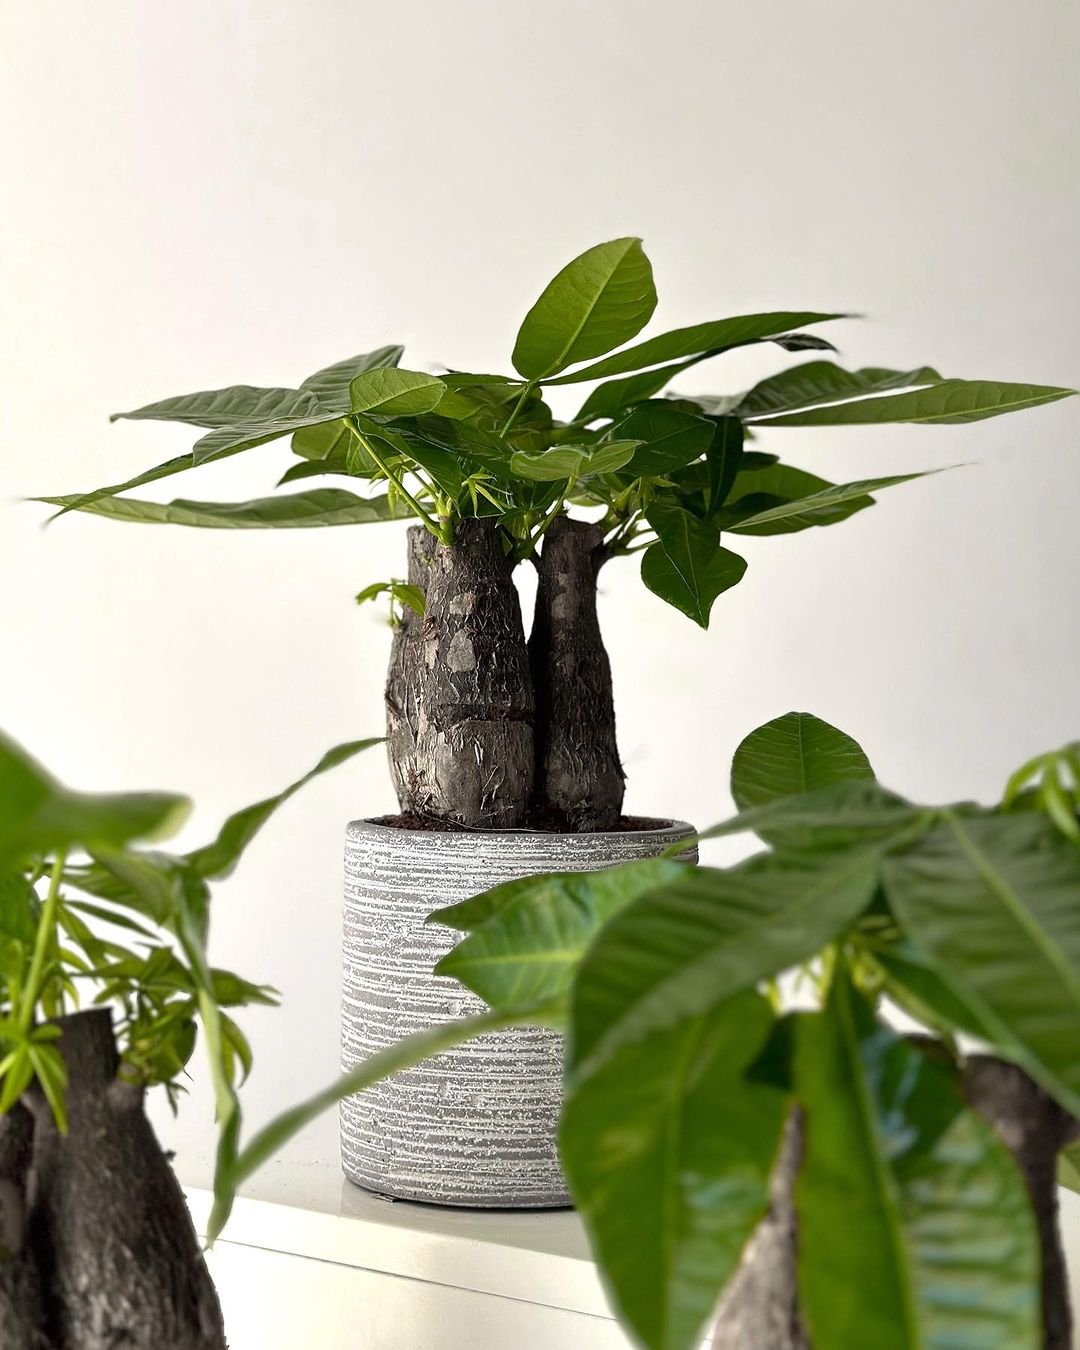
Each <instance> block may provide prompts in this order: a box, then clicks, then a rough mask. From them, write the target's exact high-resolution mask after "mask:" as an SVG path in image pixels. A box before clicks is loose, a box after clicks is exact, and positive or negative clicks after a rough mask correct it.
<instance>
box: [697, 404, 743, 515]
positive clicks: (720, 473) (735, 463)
mask: <svg viewBox="0 0 1080 1350" xmlns="http://www.w3.org/2000/svg"><path fill="white" fill-rule="evenodd" d="M712 423H713V428H714V431H713V438H712V443H711V444H710V445H709V448H708V450H707V452H706V455H705V460H706V465H707V488H706V493H705V507H706V511H707V513H708V515H709V516H710V517H712V516H715V514H716V512H717V511H718V510H719V509H720V507H721V506H723V504H724V502H726V501H727V499H728V497H729V495H730V493H731V489H732V488H733V487H734V485H735V481H736V479H737V478H738V475H739V469H740V467H741V466H742V464H743V461H744V459H745V457H746V452H745V450H744V449H743V444H744V442H745V439H746V434H745V432H744V430H743V424H742V422H740V421H739V419H738V418H737V417H726V416H721V417H714V418H713V419H712Z"/></svg>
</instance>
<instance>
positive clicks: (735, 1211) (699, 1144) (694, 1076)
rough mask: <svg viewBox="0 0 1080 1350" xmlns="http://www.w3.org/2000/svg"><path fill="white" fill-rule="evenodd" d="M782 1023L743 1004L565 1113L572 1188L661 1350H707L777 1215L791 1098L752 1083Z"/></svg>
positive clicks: (754, 998)
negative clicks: (772, 1210) (740, 1274)
mask: <svg viewBox="0 0 1080 1350" xmlns="http://www.w3.org/2000/svg"><path fill="white" fill-rule="evenodd" d="M771 1023H772V1015H771V1013H770V1011H769V1007H768V1004H767V1003H766V1002H765V1000H764V999H763V998H761V997H760V995H758V994H756V993H752V992H750V993H745V994H742V995H739V996H737V997H735V998H733V999H730V1000H728V1001H727V1002H726V1003H722V1004H720V1005H719V1006H718V1007H716V1008H715V1009H712V1010H711V1011H710V1012H708V1013H707V1014H705V1015H703V1016H700V1017H694V1018H689V1019H687V1020H685V1021H682V1022H679V1023H678V1024H677V1025H676V1026H674V1027H672V1028H670V1029H668V1030H665V1031H660V1032H655V1033H654V1034H653V1035H651V1036H649V1037H647V1038H646V1039H645V1040H643V1041H641V1042H640V1043H638V1044H636V1045H633V1046H627V1047H625V1048H624V1049H622V1050H620V1051H619V1052H618V1053H617V1054H616V1055H615V1056H614V1057H613V1058H612V1060H611V1061H610V1062H609V1063H607V1064H605V1065H604V1066H603V1068H601V1069H600V1070H599V1071H598V1072H597V1073H595V1074H594V1075H592V1076H591V1077H589V1078H586V1079H585V1080H584V1081H582V1082H581V1083H579V1084H577V1085H576V1086H575V1087H574V1088H573V1090H572V1091H571V1092H570V1094H569V1097H568V1099H567V1102H566V1106H565V1108H564V1111H563V1117H562V1124H561V1127H560V1131H559V1145H560V1148H559V1151H560V1155H561V1157H562V1162H563V1168H564V1170H565V1172H566V1177H567V1181H568V1182H569V1184H570V1190H571V1192H572V1194H573V1196H574V1201H575V1204H576V1206H577V1210H578V1213H579V1214H580V1215H581V1217H582V1219H583V1220H584V1222H585V1226H586V1228H587V1230H588V1233H589V1237H590V1240H591V1242H592V1248H593V1252H594V1253H595V1255H596V1258H597V1262H598V1264H599V1266H600V1270H601V1273H602V1274H603V1276H604V1279H605V1282H606V1284H607V1286H608V1290H609V1292H610V1293H611V1295H612V1298H613V1301H614V1303H615V1305H616V1307H617V1308H618V1309H619V1311H620V1313H621V1315H622V1317H623V1319H624V1321H625V1322H627V1323H628V1324H629V1326H630V1327H631V1328H632V1330H633V1331H634V1332H635V1333H636V1335H637V1337H638V1338H639V1341H640V1343H641V1344H642V1345H646V1346H649V1347H650V1350H690V1348H691V1347H693V1346H697V1344H698V1343H699V1336H700V1333H701V1329H702V1325H703V1323H704V1322H705V1321H706V1319H707V1318H708V1316H709V1314H710V1313H711V1312H712V1309H713V1307H714V1306H715V1304H716V1301H717V1298H718V1296H719V1294H720V1291H721V1290H722V1289H723V1287H724V1285H725V1284H726V1283H727V1281H728V1279H729V1278H730V1277H731V1275H732V1274H733V1273H734V1270H735V1268H736V1266H737V1265H738V1262H739V1258H740V1256H741V1255H742V1250H743V1247H744V1246H745V1244H746V1242H747V1240H748V1239H749V1237H750V1235H751V1234H752V1232H753V1230H754V1228H755V1227H756V1225H757V1224H758V1222H759V1221H760V1219H761V1218H762V1216H763V1215H764V1213H765V1210H766V1208H767V1206H768V1187H769V1174H770V1171H771V1169H772V1166H773V1163H774V1162H775V1159H776V1155H777V1152H778V1150H779V1145H780V1137H781V1131H782V1128H783V1122H784V1114H785V1106H786V1103H785V1097H784V1094H783V1093H781V1092H779V1091H777V1090H776V1089H774V1088H771V1087H768V1086H766V1085H764V1084H760V1083H749V1082H747V1081H746V1080H745V1079H744V1077H743V1074H744V1071H745V1069H746V1067H747V1066H748V1065H749V1063H750V1062H751V1060H752V1059H753V1058H754V1056H755V1055H756V1054H757V1052H758V1050H759V1048H760V1047H761V1044H762V1042H763V1041H764V1039H765V1036H766V1033H767V1031H768V1029H769V1027H770V1025H771Z"/></svg>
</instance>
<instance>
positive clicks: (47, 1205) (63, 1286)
mask: <svg viewBox="0 0 1080 1350" xmlns="http://www.w3.org/2000/svg"><path fill="white" fill-rule="evenodd" d="M56 1025H57V1026H59V1027H60V1028H61V1036H60V1038H59V1040H58V1041H57V1042H56V1044H57V1045H58V1047H59V1049H60V1052H61V1054H62V1055H63V1057H64V1062H65V1064H66V1066H67V1070H68V1076H69V1085H68V1116H69V1130H68V1133H67V1135H66V1136H65V1135H62V1134H60V1132H59V1131H58V1130H57V1128H56V1125H55V1123H54V1122H53V1119H52V1115H51V1112H50V1111H49V1108H48V1107H47V1106H46V1104H45V1102H44V1100H43V1099H41V1098H40V1097H39V1096H38V1094H37V1093H35V1094H34V1096H33V1097H32V1098H31V1104H32V1107H33V1110H34V1116H35V1127H36V1128H35V1137H34V1174H35V1179H36V1180H35V1194H34V1199H33V1208H32V1210H31V1216H30V1233H31V1241H32V1243H33V1248H34V1252H35V1255H36V1257H37V1263H38V1269H39V1270H40V1272H41V1279H42V1288H43V1294H44V1301H45V1307H46V1325H47V1330H48V1333H49V1337H50V1340H51V1342H52V1344H53V1345H54V1346H55V1350H117V1347H120V1346H123V1347H125V1350H224V1348H225V1333H224V1329H223V1327H222V1320H221V1309H220V1307H219V1306H218V1301H217V1295H216V1294H215V1292H214V1287H213V1285H212V1284H211V1282H210V1276H209V1274H208V1273H207V1270H206V1265H205V1263H204V1261H203V1258H202V1253H201V1252H200V1250H199V1243H198V1239H197V1237H196V1235H195V1230H194V1228H193V1226H192V1223H191V1219H190V1217H189V1215H188V1211H187V1206H186V1204H185V1203H184V1197H183V1193H182V1192H181V1190H180V1186H179V1184H178V1183H177V1180H176V1177H175V1176H174V1174H173V1170H172V1168H171V1167H170V1166H169V1163H168V1160H167V1159H166V1157H165V1155H164V1153H163V1152H162V1151H161V1148H160V1146H159V1145H158V1142H157V1140H156V1139H155V1138H154V1132H153V1130H152V1129H151V1127H150V1123H149V1121H148V1120H147V1119H146V1116H145V1115H144V1113H143V1101H142V1099H143V1093H142V1090H141V1089H140V1088H137V1087H135V1086H133V1085H131V1084H128V1083H124V1082H121V1081H120V1080H119V1079H118V1078H117V1077H116V1073H117V1067H118V1062H117V1054H116V1045H115V1041H114V1039H113V1032H112V1015H111V1013H110V1012H109V1011H108V1010H107V1009H103V1010H94V1011H90V1012H82V1013H76V1014H74V1015H73V1016H70V1017H62V1018H59V1019H57V1022H56Z"/></svg>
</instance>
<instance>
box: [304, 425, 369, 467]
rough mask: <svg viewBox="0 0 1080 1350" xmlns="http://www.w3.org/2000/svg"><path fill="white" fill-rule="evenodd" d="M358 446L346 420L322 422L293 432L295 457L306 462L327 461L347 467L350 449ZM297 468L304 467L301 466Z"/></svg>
mask: <svg viewBox="0 0 1080 1350" xmlns="http://www.w3.org/2000/svg"><path fill="white" fill-rule="evenodd" d="M355 444H356V436H355V435H354V434H353V432H352V431H350V430H349V424H348V423H347V422H346V421H345V419H344V418H338V420H337V421H336V422H320V423H318V425H316V426H311V427H301V428H300V430H299V431H294V432H293V438H292V441H291V445H292V451H293V454H294V455H299V456H300V458H301V459H306V460H315V461H319V460H325V461H327V462H328V463H331V464H338V465H340V466H341V467H342V468H344V467H345V457H346V455H347V454H348V452H349V447H350V446H353V445H355ZM295 467H297V468H300V467H304V466H301V465H297V466H295Z"/></svg>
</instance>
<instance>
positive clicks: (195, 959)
mask: <svg viewBox="0 0 1080 1350" xmlns="http://www.w3.org/2000/svg"><path fill="white" fill-rule="evenodd" d="M375 743H376V742H372V741H359V742H353V743H352V744H349V745H343V746H339V747H338V748H337V749H336V750H333V751H331V752H330V753H329V754H327V755H326V756H324V757H323V759H322V760H321V761H320V763H319V764H318V765H317V766H316V768H315V769H314V770H313V771H312V772H311V773H310V774H307V775H306V776H305V777H304V778H302V779H301V780H300V781H299V782H297V783H294V784H292V786H291V787H289V788H286V789H285V791H284V792H282V793H279V794H278V795H277V796H275V797H271V798H268V799H266V800H265V801H261V802H257V803H256V804H255V805H254V806H250V807H248V808H246V809H245V810H243V811H239V812H237V813H236V814H235V815H233V816H231V817H230V818H229V819H228V820H227V821H226V822H225V824H224V826H223V827H222V829H221V831H220V833H219V834H218V836H217V838H216V839H214V840H213V841H212V842H211V843H209V844H207V845H206V846H205V847H203V848H198V849H195V850H193V851H191V852H188V853H184V854H169V853H165V852H162V851H160V850H151V849H140V848H137V847H135V844H136V841H144V842H146V841H152V840H154V839H157V838H159V837H160V836H162V835H163V834H167V833H170V832H171V831H172V830H173V829H175V828H176V827H177V826H178V825H179V823H180V821H181V820H182V819H183V817H184V816H185V815H186V812H187V808H188V806H189V803H188V802H187V800H186V798H183V797H179V796H176V795H175V794H171V793H141V794H135V793H128V794H103V795H88V794H85V793H77V792H72V791H70V790H69V789H67V788H65V787H63V786H62V785H61V784H60V783H58V782H57V781H56V780H55V779H54V778H53V777H52V776H51V775H49V774H48V773H47V772H46V771H45V770H44V769H42V768H41V766H40V765H38V764H36V763H35V762H34V761H33V760H31V759H30V758H29V757H28V756H27V755H26V754H25V753H24V752H23V751H22V750H21V749H20V748H19V747H18V746H16V745H15V744H14V743H13V742H11V741H9V740H8V739H7V738H6V737H3V736H2V735H0V1050H2V1058H0V1245H2V1251H0V1343H2V1344H3V1345H4V1346H10V1347H12V1350H15V1348H16V1347H18V1348H19V1350H34V1348H36V1350H104V1347H107V1346H120V1345H123V1346H128V1347H131V1348H132V1350H213V1348H214V1347H222V1348H223V1347H224V1345H225V1336H224V1330H223V1327H222V1321H221V1311H220V1308H219V1306H218V1301H217V1296H216V1294H215V1292H214V1288H213V1286H212V1284H211V1282H210V1278H209V1275H208V1274H207V1271H206V1266H205V1264H204V1262H203V1259H202V1255H201V1253H200V1251H199V1244H198V1241H197V1239H196V1236H195V1232H194V1229H193V1228H192V1224H191V1220H190V1218H189V1216H188V1212H187V1207H186V1204H185V1202H184V1197H183V1193H182V1192H181V1190H180V1187H179V1185H178V1183H177V1180H176V1178H175V1176H174V1174H173V1171H172V1168H171V1167H170V1165H169V1160H168V1157H167V1155H166V1154H164V1153H163V1152H162V1150H161V1147H160V1146H159V1144H158V1143H157V1140H156V1139H155V1137H154V1133H153V1130H152V1129H151V1126H150V1124H149V1122H148V1120H147V1118H146V1116H145V1115H144V1113H143V1099H144V1096H145V1093H146V1091H147V1090H148V1089H151V1088H155V1087H160V1088H162V1089H163V1090H164V1091H165V1092H166V1093H167V1094H168V1097H169V1100H170V1102H171V1104H172V1105H173V1107H174V1109H175V1108H176V1105H177V1102H178V1098H179V1094H180V1093H182V1092H183V1083H182V1080H183V1078H184V1075H185V1066H186V1065H187V1064H188V1062H189V1060H190V1058H191V1056H192V1054H193V1051H194V1048H195V1042H196V1038H197V1035H199V1034H200V1033H201V1035H202V1039H203V1041H204V1043H205V1047H206V1051H207V1054H208V1056H209V1060H210V1066H211V1072H212V1075H213V1080H214V1085H215V1097H216V1107H217V1117H218V1126H219V1129H220V1130H221V1134H222V1146H221V1154H220V1161H221V1164H222V1165H223V1166H224V1165H225V1164H228V1163H229V1162H231V1160H232V1158H233V1156H234V1154H235V1153H236V1151H237V1146H238V1135H239V1123H240V1112H239V1103H238V1101H237V1097H236V1090H235V1088H236V1083H237V1081H238V1079H239V1078H240V1077H241V1076H246V1074H247V1072H248V1071H249V1070H250V1068H251V1052H250V1049H249V1047H248V1043H247V1041H246V1039H245V1037H244V1034H243V1032H242V1031H241V1030H240V1028H239V1026H237V1024H236V1022H235V1021H233V1019H232V1017H231V1016H230V1014H229V1013H228V1012H227V1011H225V1010H226V1009H231V1008H235V1007H238V1006H242V1005H246V1004H251V1003H274V1002H276V999H275V996H274V991H273V990H269V989H267V988H265V987H263V986H260V985H255V984H251V983H249V982H248V981H246V980H244V979H241V978H240V977H239V976H238V975H234V974H232V973H231V972H229V971H226V970H218V969H214V968H212V967H211V966H210V964H209V962H208V960H207V956H206V939H207V932H208V924H209V911H208V903H209V882H211V881H212V880H214V879H216V878H219V877H223V876H226V875H227V874H228V873H229V872H230V871H231V870H232V869H233V867H234V866H235V864H236V862H237V861H238V859H239V857H240V855H241V853H242V852H243V850H244V849H245V848H246V846H247V844H248V843H249V842H250V841H251V839H252V838H253V837H254V836H255V834H256V833H257V832H258V831H259V829H260V828H261V827H262V825H263V824H264V823H265V821H266V820H267V819H268V818H269V816H270V815H272V814H273V812H274V811H275V810H276V809H277V807H278V806H279V805H280V804H281V803H282V802H284V801H285V800H287V798H289V797H290V796H291V795H292V794H293V793H294V792H295V791H297V790H298V789H299V788H300V787H301V786H303V784H304V783H306V782H307V781H308V779H310V778H312V777H314V776H315V775H317V774H320V773H323V772H325V771H326V770H327V769H329V768H331V767H333V766H334V765H336V764H340V763H343V762H344V761H345V760H347V759H349V758H351V756H352V755H354V754H356V753H357V752H358V751H360V750H362V749H365V748H366V747H367V746H369V745H372V744H375Z"/></svg>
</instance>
